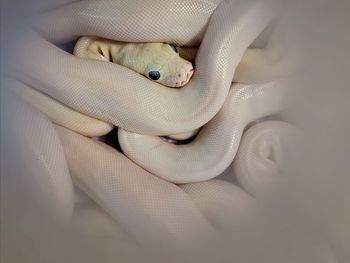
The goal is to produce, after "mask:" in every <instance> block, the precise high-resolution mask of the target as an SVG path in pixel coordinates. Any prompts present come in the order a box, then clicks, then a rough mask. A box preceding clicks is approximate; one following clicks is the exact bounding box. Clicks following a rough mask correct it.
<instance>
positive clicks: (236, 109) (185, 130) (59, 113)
mask: <svg viewBox="0 0 350 263" xmlns="http://www.w3.org/2000/svg"><path fill="white" fill-rule="evenodd" d="M248 6H249V5H248ZM234 12H235V5H234V4H233V3H232V2H225V1H224V2H223V3H221V4H220V5H219V6H218V8H217V9H216V10H215V12H214V14H213V15H212V17H211V21H210V24H209V26H208V29H207V33H206V35H205V37H204V39H203V41H202V44H201V46H200V48H199V50H198V56H197V57H196V73H195V75H194V78H193V79H192V80H191V81H190V82H189V83H188V85H186V86H185V87H183V88H181V89H175V90H174V89H167V88H164V87H162V88H160V87H159V85H158V84H151V83H149V82H144V80H140V79H138V80H137V83H136V84H135V85H139V86H140V85H141V86H143V84H145V83H147V85H145V87H144V88H146V89H149V91H150V94H154V93H155V92H156V93H157V96H156V97H154V98H152V100H150V101H147V103H146V104H145V103H144V102H142V101H139V98H137V97H134V95H135V94H133V93H131V94H130V95H129V96H126V95H123V96H121V98H122V100H120V104H118V105H116V107H118V108H120V109H121V111H123V112H126V113H128V111H129V114H126V115H129V116H130V118H129V120H128V118H126V119H118V118H115V119H113V120H112V119H111V123H112V124H114V125H116V126H119V127H120V128H121V129H120V131H119V139H120V143H121V146H122V149H123V150H124V152H125V153H126V155H127V156H128V157H129V158H131V159H132V160H134V161H135V162H136V163H138V164H139V165H140V166H142V167H143V168H144V169H146V170H148V171H151V172H152V173H154V174H155V175H158V176H160V177H162V178H164V179H166V180H168V181H171V182H175V183H187V182H197V181H201V180H207V179H210V178H213V177H215V176H217V175H219V174H220V173H221V172H222V171H223V170H224V169H225V168H226V167H227V166H228V165H229V164H230V162H231V161H232V159H233V158H234V155H235V153H236V151H237V148H238V145H239V142H240V137H241V134H242V132H243V130H244V127H245V126H246V125H247V124H248V123H249V122H251V121H254V120H256V119H258V118H260V117H263V116H266V115H270V114H275V113H278V112H279V111H280V110H281V107H282V106H281V105H282V103H281V101H282V100H281V99H282V97H283V90H282V88H281V87H282V86H278V84H277V83H273V82H268V83H265V84H263V85H259V84H256V85H254V84H251V85H248V84H233V85H232V86H231V82H232V80H233V81H236V82H239V77H240V75H237V76H235V78H233V76H234V71H235V69H236V67H237V66H238V64H239V62H240V61H241V59H242V57H243V55H244V52H245V51H246V49H247V48H248V46H249V45H250V44H251V43H252V42H253V41H254V39H255V38H256V37H257V36H258V35H259V34H260V33H261V31H262V30H263V29H264V28H265V27H266V25H267V24H268V23H269V21H270V20H271V15H270V14H269V12H268V11H267V10H266V6H264V5H262V4H259V3H255V4H253V5H250V6H249V8H248V9H247V10H245V12H246V14H245V15H244V16H237V17H239V19H238V20H237V19H225V20H223V19H221V17H225V18H228V17H231V16H232V15H231V14H233V13H234ZM233 17H235V16H233ZM217 23H220V24H221V25H220V30H219V31H218V30H217V28H218V27H219V25H218V24H217ZM242 28H244V30H242ZM237 39H240V41H237ZM248 52H249V50H248ZM250 54H252V53H250ZM253 54H254V52H253ZM250 60H251V57H250ZM243 61H244V57H243ZM256 63H257V64H264V63H265V61H262V60H261V59H260V60H257V61H256ZM208 64H210V66H208ZM267 66H268V65H266V66H265V67H264V66H262V67H261V68H266V67H267ZM243 73H244V74H242V75H244V76H245V77H246V75H247V74H246V72H245V71H243ZM252 75H254V73H253V74H252ZM134 80H136V79H134ZM123 84H125V85H129V86H130V89H131V86H132V85H133V83H128V82H125V81H124V82H123ZM141 86H140V87H141ZM140 87H138V88H136V87H134V88H135V89H136V90H138V89H139V88H140ZM125 88H126V89H127V88H128V87H125ZM230 88H231V90H230ZM155 89H156V90H155ZM26 92H27V95H28V94H29V95H28V96H27V99H28V100H29V101H32V102H34V104H37V107H38V108H40V109H41V110H42V111H44V112H45V113H46V114H47V115H48V116H49V117H50V118H51V119H52V120H53V121H54V122H56V123H58V124H61V125H63V126H66V127H68V128H71V129H73V130H76V131H78V132H80V133H82V134H84V135H88V136H99V135H103V134H106V133H108V132H109V131H110V130H111V129H112V128H113V125H111V124H108V123H107V122H104V121H100V120H97V119H95V118H92V117H88V116H85V115H83V114H81V113H79V112H75V111H73V110H71V109H69V108H67V107H66V106H64V104H61V103H59V102H56V101H54V100H52V99H50V98H49V97H46V96H45V95H43V94H40V93H36V92H34V91H28V90H27V91H26ZM116 92H117V91H116ZM126 97H129V98H130V100H135V104H132V103H131V102H130V100H129V101H125V100H126ZM123 100H124V101H123ZM225 100H226V103H225V105H224V106H223V104H224V102H225ZM37 101H40V102H39V103H36V102H37ZM138 103H140V104H138ZM124 106H125V107H124ZM130 106H134V107H130ZM222 106H223V108H222V109H221V111H220V112H219V113H218V111H219V110H220V108H221V107H222ZM145 109H148V110H147V111H146V110H145ZM215 115H216V116H215ZM104 116H105V115H104ZM214 116H215V117H214ZM95 117H98V113H96V114H95ZM213 117H214V118H213ZM104 119H105V120H106V118H104ZM211 119H212V120H211ZM70 120H71V121H70ZM209 120H211V121H210V122H209V123H208V124H207V125H206V126H205V127H204V128H203V129H202V130H201V131H200V133H199V135H198V136H197V138H196V139H195V140H194V141H193V142H192V143H190V144H188V145H179V146H177V145H173V144H169V143H167V142H165V141H163V140H161V139H160V138H159V137H157V136H151V135H171V134H173V135H172V136H173V137H176V136H178V138H183V136H184V137H186V136H190V135H192V134H193V131H194V130H196V129H198V128H199V127H201V126H202V125H203V124H206V123H207V122H208V121H209ZM107 121H108V119H107ZM72 123H73V124H72ZM127 130H128V131H127ZM133 132H137V133H140V134H136V133H133ZM141 134H145V135H141ZM184 134H185V135H184Z"/></svg>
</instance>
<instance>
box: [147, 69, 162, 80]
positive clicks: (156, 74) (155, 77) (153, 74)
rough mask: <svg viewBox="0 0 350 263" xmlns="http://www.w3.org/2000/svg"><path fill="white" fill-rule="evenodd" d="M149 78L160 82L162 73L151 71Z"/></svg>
mask: <svg viewBox="0 0 350 263" xmlns="http://www.w3.org/2000/svg"><path fill="white" fill-rule="evenodd" d="M148 76H149V78H150V79H153V80H158V79H159V78H160V73H159V71H151V72H150V73H148Z"/></svg>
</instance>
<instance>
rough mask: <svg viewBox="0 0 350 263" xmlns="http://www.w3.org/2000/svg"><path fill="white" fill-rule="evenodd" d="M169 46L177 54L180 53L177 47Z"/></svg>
mask: <svg viewBox="0 0 350 263" xmlns="http://www.w3.org/2000/svg"><path fill="white" fill-rule="evenodd" d="M169 46H170V47H171V49H172V50H174V51H175V52H176V53H179V51H178V50H177V47H176V46H175V45H173V44H169Z"/></svg>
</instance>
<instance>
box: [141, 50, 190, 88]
mask: <svg viewBox="0 0 350 263" xmlns="http://www.w3.org/2000/svg"><path fill="white" fill-rule="evenodd" d="M144 49H145V50H144V51H145V54H143V56H144V58H143V61H147V63H146V65H145V69H144V73H143V74H144V75H145V76H146V77H148V78H149V79H151V80H153V81H156V82H158V83H160V84H163V85H165V86H167V87H173V88H175V87H183V86H185V85H186V84H187V83H188V82H189V81H190V79H191V77H192V75H193V72H194V70H193V65H192V63H191V62H189V61H187V60H185V59H183V58H181V57H180V55H179V53H178V51H177V48H176V47H175V46H174V45H169V44H164V43H147V44H144Z"/></svg>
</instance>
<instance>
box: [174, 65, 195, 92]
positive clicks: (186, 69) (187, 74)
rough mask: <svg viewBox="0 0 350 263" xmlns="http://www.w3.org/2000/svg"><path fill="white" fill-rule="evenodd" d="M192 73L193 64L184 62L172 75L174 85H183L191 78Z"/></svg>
mask: <svg viewBox="0 0 350 263" xmlns="http://www.w3.org/2000/svg"><path fill="white" fill-rule="evenodd" d="M193 73H194V69H193V66H192V64H191V63H190V62H187V61H186V62H185V63H184V64H183V66H182V67H181V69H179V71H178V72H177V73H176V75H175V76H174V80H175V85H174V86H175V87H183V86H185V85H186V84H187V83H188V82H189V81H190V79H191V77H192V75H193Z"/></svg>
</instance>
